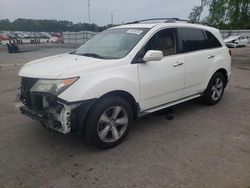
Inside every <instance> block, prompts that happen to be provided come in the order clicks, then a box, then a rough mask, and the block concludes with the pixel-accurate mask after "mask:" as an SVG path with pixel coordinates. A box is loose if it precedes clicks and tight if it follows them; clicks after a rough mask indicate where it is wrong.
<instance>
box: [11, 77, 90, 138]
mask: <svg viewBox="0 0 250 188" xmlns="http://www.w3.org/2000/svg"><path fill="white" fill-rule="evenodd" d="M36 81H37V79H35V78H22V82H21V88H20V91H19V94H18V95H17V98H16V101H15V103H14V104H15V106H16V107H17V108H19V109H20V111H21V113H22V114H24V115H26V116H28V117H30V118H32V119H36V120H38V121H40V122H41V123H42V124H43V125H44V126H45V127H47V128H50V129H52V130H55V131H57V132H60V133H63V134H68V133H76V132H79V131H80V127H79V123H82V122H81V121H79V118H78V113H80V111H82V108H83V107H84V106H86V104H84V103H82V102H78V103H68V102H66V101H63V100H62V99H60V98H58V97H56V96H54V95H51V94H48V93H39V92H30V89H31V87H32V86H33V85H34V84H35V83H36ZM76 134H77V133H76Z"/></svg>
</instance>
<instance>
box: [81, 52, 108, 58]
mask: <svg viewBox="0 0 250 188" xmlns="http://www.w3.org/2000/svg"><path fill="white" fill-rule="evenodd" d="M78 55H83V56H87V57H94V58H98V59H105V58H104V57H103V56H100V55H98V54H95V53H83V54H78Z"/></svg>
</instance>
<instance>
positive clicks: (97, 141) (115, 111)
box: [85, 96, 132, 148]
mask: <svg viewBox="0 0 250 188" xmlns="http://www.w3.org/2000/svg"><path fill="white" fill-rule="evenodd" d="M88 114H89V115H88V118H87V121H86V127H85V137H86V139H87V141H88V142H89V143H90V144H93V145H95V146H96V147H99V148H111V147H115V146H116V145H118V144H119V143H120V142H122V141H123V140H124V138H125V137H126V136H127V134H128V131H129V126H130V123H131V121H132V109H131V107H130V105H129V103H128V102H127V101H126V100H124V99H123V98H121V97H116V96H111V97H109V98H104V99H101V100H100V101H98V102H97V103H96V104H94V106H93V107H92V108H91V110H90V112H89V113H88Z"/></svg>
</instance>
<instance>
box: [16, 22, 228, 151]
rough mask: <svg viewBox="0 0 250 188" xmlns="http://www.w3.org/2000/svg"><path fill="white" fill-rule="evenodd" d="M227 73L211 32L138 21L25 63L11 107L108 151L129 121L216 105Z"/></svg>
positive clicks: (222, 49) (224, 53)
mask: <svg viewBox="0 0 250 188" xmlns="http://www.w3.org/2000/svg"><path fill="white" fill-rule="evenodd" d="M230 75H231V57H230V53H229V50H228V48H227V47H226V46H225V43H224V41H223V39H222V37H221V35H220V32H219V30H218V29H216V28H213V27H209V26H206V25H202V24H193V23H186V21H183V20H180V19H176V18H175V19H173V18H166V19H151V20H143V21H136V22H133V23H129V24H125V25H122V26H118V27H114V28H111V29H108V30H106V31H104V32H102V33H100V34H98V35H96V36H95V37H94V38H92V39H90V40H89V41H88V42H86V43H85V44H84V45H82V46H81V47H80V48H78V49H77V50H75V51H74V52H71V53H68V54H62V55H56V56H53V57H47V58H43V59H40V60H35V61H32V62H30V63H28V64H26V65H24V66H23V67H22V68H21V70H20V72H19V76H20V77H21V89H20V93H19V94H18V97H17V101H16V103H15V104H16V106H17V107H18V108H19V109H20V110H21V113H22V114H24V115H26V116H29V117H31V118H33V119H37V120H38V121H40V122H41V123H42V124H43V125H44V126H45V127H47V128H50V129H53V130H55V131H58V132H60V133H63V134H80V135H84V136H85V138H86V139H87V141H88V142H89V143H91V144H94V145H95V146H97V147H100V148H110V147H114V146H116V145H118V144H119V143H120V142H121V141H123V140H124V138H125V137H126V135H127V134H128V131H129V128H130V125H131V123H132V120H133V119H137V118H138V117H141V116H144V115H146V114H150V113H153V112H155V111H158V110H161V109H164V108H167V107H170V106H173V105H176V104H179V103H182V102H185V101H188V100H191V99H194V98H198V97H200V98H201V99H202V101H203V102H204V103H206V104H208V105H215V104H217V103H218V102H219V101H220V99H221V98H222V96H223V93H224V88H225V87H226V85H227V83H228V81H229V79H230ZM149 126H150V125H149Z"/></svg>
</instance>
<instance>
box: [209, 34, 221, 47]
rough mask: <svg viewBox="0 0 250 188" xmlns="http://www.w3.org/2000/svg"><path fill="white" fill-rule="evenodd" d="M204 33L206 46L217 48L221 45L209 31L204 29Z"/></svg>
mask: <svg viewBox="0 0 250 188" xmlns="http://www.w3.org/2000/svg"><path fill="white" fill-rule="evenodd" d="M205 34H206V37H207V38H206V46H207V48H208V49H209V48H219V47H221V46H222V45H221V43H220V42H219V41H218V39H217V38H216V37H215V36H214V35H213V34H212V33H210V32H209V31H205Z"/></svg>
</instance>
